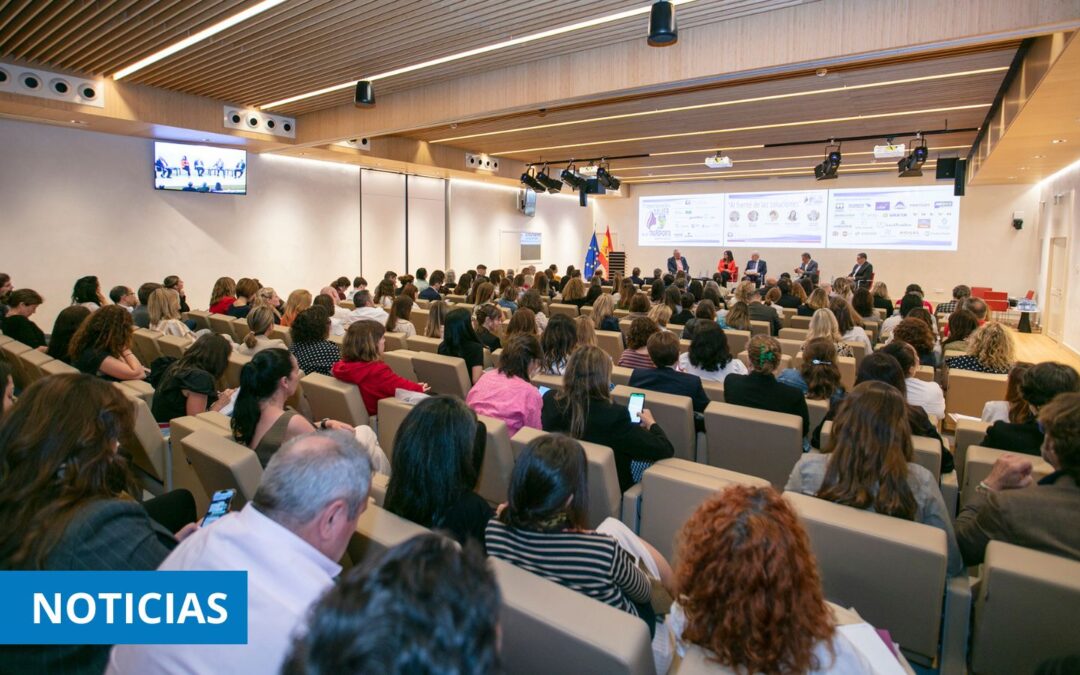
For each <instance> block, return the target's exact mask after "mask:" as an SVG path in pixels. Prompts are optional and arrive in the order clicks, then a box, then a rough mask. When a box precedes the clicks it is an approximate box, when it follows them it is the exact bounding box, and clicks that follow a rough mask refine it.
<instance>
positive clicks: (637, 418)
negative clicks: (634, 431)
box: [626, 393, 645, 424]
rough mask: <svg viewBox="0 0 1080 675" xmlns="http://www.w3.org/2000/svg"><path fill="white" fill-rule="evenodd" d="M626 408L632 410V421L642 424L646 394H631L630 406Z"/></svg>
mask: <svg viewBox="0 0 1080 675" xmlns="http://www.w3.org/2000/svg"><path fill="white" fill-rule="evenodd" d="M626 407H627V408H628V409H629V410H630V421H631V422H633V423H634V424H639V423H640V422H641V411H642V410H643V409H644V408H645V394H642V393H635V394H630V405H628V406H626Z"/></svg>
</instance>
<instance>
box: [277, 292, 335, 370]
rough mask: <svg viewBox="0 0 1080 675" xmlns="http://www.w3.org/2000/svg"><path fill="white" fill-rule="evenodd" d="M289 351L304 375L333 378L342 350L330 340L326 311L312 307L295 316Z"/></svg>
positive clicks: (328, 320)
mask: <svg viewBox="0 0 1080 675" xmlns="http://www.w3.org/2000/svg"><path fill="white" fill-rule="evenodd" d="M289 330H290V333H291V334H292V344H291V345H290V346H289V352H290V353H291V354H292V355H293V356H294V357H295V358H296V363H297V364H298V365H299V366H300V370H302V371H304V373H305V374H310V373H319V374H320V375H332V372H331V370H332V369H333V367H334V364H335V363H337V362H338V361H340V360H341V348H340V347H338V345H337V344H336V343H334V342H331V341H330V339H329V338H330V319H329V317H328V316H327V314H326V310H325V309H323V308H322V307H319V306H311V307H308V308H307V309H305V310H304V311H302V312H300V313H299V314H297V315H296V319H295V320H294V321H293V324H292V328H290V329H289Z"/></svg>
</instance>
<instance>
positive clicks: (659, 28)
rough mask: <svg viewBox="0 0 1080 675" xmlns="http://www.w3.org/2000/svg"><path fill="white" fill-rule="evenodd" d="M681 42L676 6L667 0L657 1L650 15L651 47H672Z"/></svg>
mask: <svg viewBox="0 0 1080 675" xmlns="http://www.w3.org/2000/svg"><path fill="white" fill-rule="evenodd" d="M678 41H679V31H678V29H677V28H676V27H675V5H673V4H671V3H670V2H667V0H657V2H655V3H654V4H653V6H652V11H651V12H650V13H649V46H650V47H670V46H671V45H673V44H675V43H676V42H678Z"/></svg>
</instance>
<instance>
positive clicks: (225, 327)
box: [206, 314, 233, 339]
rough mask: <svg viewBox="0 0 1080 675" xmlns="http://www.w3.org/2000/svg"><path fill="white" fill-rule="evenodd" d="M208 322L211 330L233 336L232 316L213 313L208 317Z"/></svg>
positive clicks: (229, 336)
mask: <svg viewBox="0 0 1080 675" xmlns="http://www.w3.org/2000/svg"><path fill="white" fill-rule="evenodd" d="M206 320H207V322H209V324H210V330H212V331H214V332H215V333H217V334H218V335H224V336H225V337H228V338H230V339H231V338H232V336H233V330H232V317H231V316H228V315H226V314H211V315H209V316H207V317H206Z"/></svg>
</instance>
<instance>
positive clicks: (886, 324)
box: [880, 293, 923, 342]
mask: <svg viewBox="0 0 1080 675" xmlns="http://www.w3.org/2000/svg"><path fill="white" fill-rule="evenodd" d="M922 302H923V300H922V295H920V294H918V293H907V294H905V295H904V297H902V298H900V301H899V302H898V305H899V311H897V312H896V314H893V315H892V316H890V317H889V318H887V319H885V320H884V321H882V322H881V332H880V339H881V341H882V342H888V341H889V340H891V339H892V332H893V329H894V328H896V326H897V325H899V323H900V322H901V321H903V320H904V319H905V318H907V315H908V314H909V313H910V312H911V310H913V309H916V308H918V307H922Z"/></svg>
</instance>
